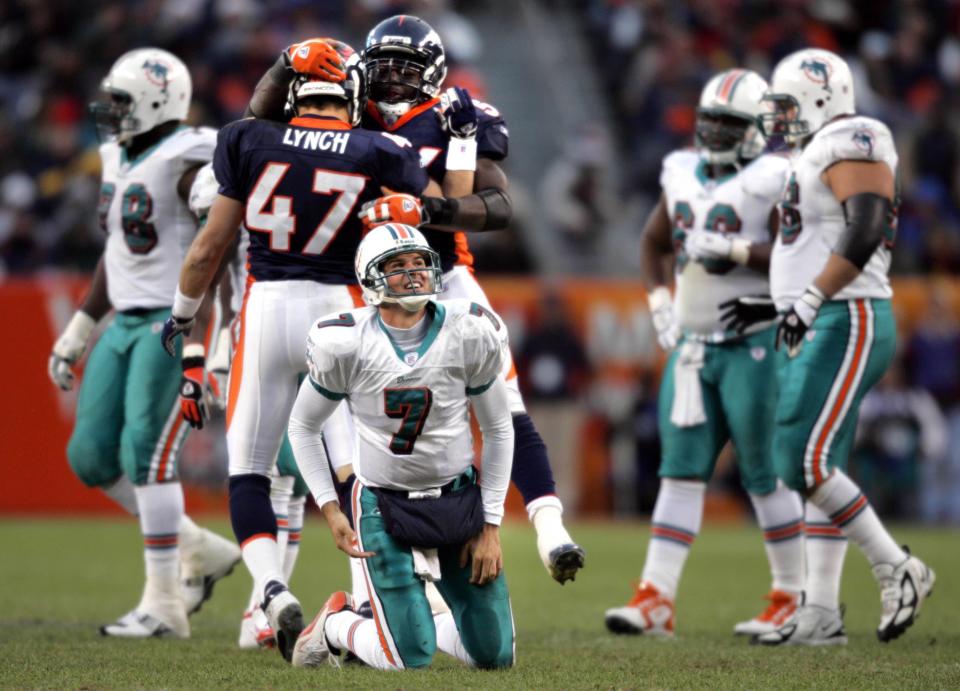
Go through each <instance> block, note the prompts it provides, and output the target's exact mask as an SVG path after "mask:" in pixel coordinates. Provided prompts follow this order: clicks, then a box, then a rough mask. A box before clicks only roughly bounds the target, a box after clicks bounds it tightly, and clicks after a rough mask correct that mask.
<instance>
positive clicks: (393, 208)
mask: <svg viewBox="0 0 960 691" xmlns="http://www.w3.org/2000/svg"><path fill="white" fill-rule="evenodd" d="M357 215H358V216H359V218H360V221H361V223H363V229H364V230H365V231H366V230H370V229H371V228H373V227H374V226H378V225H380V224H381V223H403V224H405V225H408V226H418V225H420V224H421V223H425V222H426V221H427V219H426V217H425V214H424V212H423V205H422V204H421V203H420V200H419V199H417V198H416V197H414V196H413V195H412V194H399V193H397V194H387V195H385V196H383V197H378V198H377V199H374V200H373V201H371V202H367V203H366V204H364V205H363V206H362V207H360V213H359V214H357Z"/></svg>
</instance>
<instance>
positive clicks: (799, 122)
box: [760, 48, 856, 142]
mask: <svg viewBox="0 0 960 691" xmlns="http://www.w3.org/2000/svg"><path fill="white" fill-rule="evenodd" d="M763 100H764V101H765V102H767V104H768V111H767V112H765V113H763V114H762V115H761V116H760V127H761V129H762V130H763V134H764V135H765V136H767V137H769V136H771V135H775V134H776V135H781V136H783V138H784V139H785V140H786V141H788V142H798V141H800V140H802V139H803V138H804V137H808V136H810V135H812V134H814V133H815V132H817V131H818V130H819V129H820V128H821V127H823V126H824V125H826V124H827V123H828V122H830V121H831V120H833V119H834V118H836V117H838V116H840V115H853V114H855V113H856V107H855V103H854V97H853V75H852V74H851V73H850V67H849V66H848V65H847V63H846V62H844V60H843V58H841V57H840V56H839V55H836V54H835V53H831V52H830V51H829V50H821V49H819V48H806V49H804V50H798V51H797V52H796V53H791V54H790V55H788V56H787V57H785V58H784V59H783V60H781V61H780V62H779V63H777V66H776V68H774V70H773V77H772V78H771V79H770V89H769V90H768V91H767V94H766V95H765V96H764V98H763Z"/></svg>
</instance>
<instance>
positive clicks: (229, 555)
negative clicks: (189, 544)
mask: <svg viewBox="0 0 960 691" xmlns="http://www.w3.org/2000/svg"><path fill="white" fill-rule="evenodd" d="M201 534H202V536H203V539H202V540H201V541H200V543H199V544H198V546H197V547H196V549H193V550H191V552H190V553H189V554H182V555H181V560H180V595H181V597H183V604H184V607H186V609H187V614H188V615H190V614H193V613H194V612H199V611H200V608H201V607H202V606H203V603H204V602H206V601H207V600H209V599H210V596H211V595H213V586H214V584H215V583H216V582H217V581H219V580H220V579H221V578H224V577H226V576H229V575H230V574H231V573H233V568H234V567H235V566H236V565H237V564H239V563H240V559H241V554H240V548H239V547H238V546H237V545H236V543H234V542H233V541H232V540H227V539H226V538H223V537H220V536H219V535H217V534H216V533H214V532H213V531H210V530H207V529H206V528H201Z"/></svg>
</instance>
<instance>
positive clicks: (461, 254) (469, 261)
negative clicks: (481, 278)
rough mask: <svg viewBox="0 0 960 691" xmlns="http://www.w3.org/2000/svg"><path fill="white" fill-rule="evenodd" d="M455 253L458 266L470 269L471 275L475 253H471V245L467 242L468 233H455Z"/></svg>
mask: <svg viewBox="0 0 960 691" xmlns="http://www.w3.org/2000/svg"><path fill="white" fill-rule="evenodd" d="M453 241H454V246H453V249H454V252H456V255H457V265H458V266H461V265H462V266H466V267H468V268H469V269H470V273H473V253H472V252H470V245H469V243H468V242H467V234H466V233H454V234H453Z"/></svg>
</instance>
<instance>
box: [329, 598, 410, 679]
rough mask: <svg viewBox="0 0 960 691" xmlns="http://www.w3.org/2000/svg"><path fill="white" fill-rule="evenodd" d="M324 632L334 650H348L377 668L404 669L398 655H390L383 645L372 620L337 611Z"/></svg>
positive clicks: (352, 613)
mask: <svg viewBox="0 0 960 691" xmlns="http://www.w3.org/2000/svg"><path fill="white" fill-rule="evenodd" d="M323 631H324V634H326V636H327V641H328V642H329V643H330V644H331V645H333V646H334V647H335V648H340V649H341V650H349V651H350V652H352V653H353V654H354V655H356V656H357V657H359V658H360V659H361V660H363V661H364V662H365V663H367V664H368V665H370V666H371V667H373V668H374V669H379V670H398V669H403V661H402V660H401V659H400V658H399V656H397V655H396V654H393V653H391V654H390V655H389V656H388V654H387V651H385V650H384V648H383V646H382V645H381V644H380V633H379V632H378V631H377V624H376V622H374V621H373V620H372V619H365V618H363V617H361V616H360V615H359V614H356V613H355V612H350V611H344V612H337V613H336V614H331V615H330V616H329V617H327V621H326V623H325V624H324V627H323ZM391 659H392V660H393V661H392V662H391Z"/></svg>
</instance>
